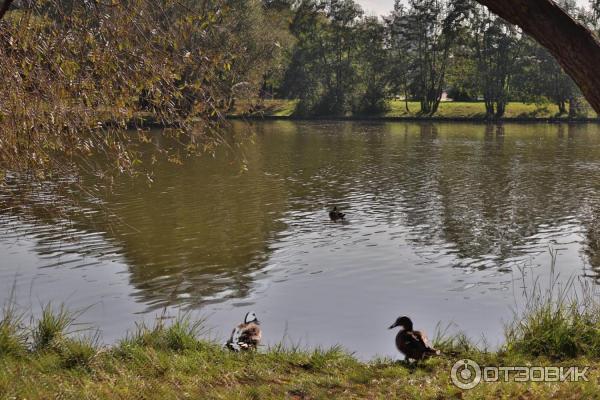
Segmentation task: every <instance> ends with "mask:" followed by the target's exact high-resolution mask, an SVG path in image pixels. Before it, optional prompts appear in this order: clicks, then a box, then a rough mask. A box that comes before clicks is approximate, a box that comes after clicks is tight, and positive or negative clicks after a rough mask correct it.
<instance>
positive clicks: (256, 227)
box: [0, 122, 600, 358]
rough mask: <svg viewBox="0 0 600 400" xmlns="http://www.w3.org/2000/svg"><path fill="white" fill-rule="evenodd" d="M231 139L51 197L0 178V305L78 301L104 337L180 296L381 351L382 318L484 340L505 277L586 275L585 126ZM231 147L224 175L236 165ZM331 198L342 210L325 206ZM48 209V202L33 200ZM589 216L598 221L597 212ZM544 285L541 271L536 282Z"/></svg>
mask: <svg viewBox="0 0 600 400" xmlns="http://www.w3.org/2000/svg"><path fill="white" fill-rule="evenodd" d="M233 129H234V130H236V131H238V132H242V131H247V130H252V131H253V132H254V134H253V135H252V138H251V140H245V141H244V142H243V144H242V145H241V146H240V147H239V148H235V150H230V151H227V152H225V151H223V152H222V154H219V155H218V156H217V157H215V158H211V157H204V158H200V159H197V160H194V161H191V162H188V163H186V164H185V165H183V166H178V165H173V164H169V163H166V162H160V163H158V164H157V165H155V168H154V173H155V182H154V184H152V185H148V184H147V183H146V182H145V181H143V180H141V179H140V180H131V179H129V178H119V179H118V180H117V181H116V182H114V185H113V187H112V190H108V189H107V190H104V189H103V188H102V185H101V184H100V183H99V182H94V181H93V180H90V179H89V178H88V179H87V180H86V182H85V183H84V187H86V185H87V186H88V187H89V188H90V190H92V189H93V192H94V193H95V194H96V196H97V198H96V199H95V200H94V201H90V200H89V199H88V198H86V196H85V193H76V194H75V197H80V198H81V199H82V200H81V202H79V203H73V202H71V203H68V205H65V204H67V203H65V202H64V201H63V197H62V196H65V197H69V196H70V198H72V197H73V194H72V193H60V190H57V189H56V188H55V187H54V186H53V185H52V184H50V183H49V184H45V185H40V186H37V187H34V188H31V187H28V188H27V189H26V190H25V189H23V187H22V185H20V183H19V182H18V181H15V180H11V179H8V180H7V181H6V183H5V185H4V186H2V189H1V192H0V205H1V207H2V210H1V211H0V300H4V299H6V298H7V297H8V294H9V292H10V289H11V286H12V285H13V284H14V285H15V286H16V293H17V300H18V302H19V304H20V305H21V306H22V307H23V308H28V307H32V308H33V309H34V310H36V309H37V310H39V307H40V304H43V303H45V302H47V301H49V300H52V301H54V302H65V303H66V304H67V305H69V306H70V307H72V308H81V307H88V306H89V307H90V308H89V309H88V310H87V311H86V312H85V314H84V315H83V317H82V318H81V319H82V321H84V322H91V323H93V324H94V325H95V326H97V327H100V328H101V330H102V335H103V340H104V342H107V343H110V342H112V341H114V340H115V339H117V338H120V337H123V336H124V334H125V332H126V331H127V330H128V329H131V328H133V326H134V322H135V321H140V320H142V319H152V318H153V317H154V316H155V315H157V314H160V313H161V312H162V310H163V309H164V308H165V307H166V308H167V309H168V313H169V314H170V315H176V314H177V312H178V310H191V311H193V313H194V315H196V316H204V317H207V322H206V324H207V326H208V327H209V328H212V331H211V333H210V335H211V337H213V338H218V339H223V338H224V337H225V336H226V335H227V334H228V333H229V332H230V329H231V327H232V326H233V325H234V324H236V323H238V322H239V321H240V320H241V319H242V317H243V315H244V313H245V312H247V311H249V310H253V311H256V313H257V314H258V316H259V318H260V319H261V320H262V323H263V327H264V329H265V334H264V335H265V340H266V342H267V344H274V343H277V342H280V341H282V340H285V341H286V342H287V343H293V344H300V345H302V346H331V345H334V344H341V345H343V346H344V347H346V348H348V349H350V350H352V351H356V353H357V354H358V355H359V356H360V357H363V358H370V357H373V356H375V355H394V354H395V350H394V347H393V332H391V331H388V330H387V329H386V327H387V326H389V325H390V324H391V322H393V320H394V319H395V318H396V317H397V316H399V315H401V314H402V315H404V314H406V315H409V316H411V317H413V320H414V321H415V325H416V326H417V327H418V328H421V329H424V330H426V331H428V332H430V336H431V334H432V333H433V331H434V330H435V326H436V324H437V323H438V322H441V323H442V324H444V325H445V324H447V323H450V322H453V323H455V324H456V327H457V328H456V329H461V330H465V331H466V332H467V333H468V334H470V335H471V336H473V337H476V338H477V337H480V336H482V335H483V336H485V337H486V338H487V340H488V341H489V342H490V343H491V344H492V345H493V344H494V343H497V342H498V341H499V340H501V337H502V322H503V321H508V320H510V319H511V315H512V311H511V308H514V307H518V306H519V304H520V303H521V302H522V295H521V292H522V287H523V282H522V277H523V274H525V275H526V276H527V279H530V278H534V277H536V276H540V277H542V278H544V277H547V276H548V274H549V269H550V259H551V257H550V250H552V251H555V252H557V265H556V268H557V270H558V271H559V272H560V274H561V275H562V276H565V277H568V276H572V275H578V276H585V277H586V278H585V279H587V280H589V281H590V282H595V281H596V280H598V278H599V277H600V275H599V273H600V256H598V255H597V253H596V249H597V248H598V247H600V246H599V245H600V237H599V234H598V229H597V228H594V226H595V224H594V220H595V218H596V217H598V216H600V180H599V179H598V177H599V173H600V127H599V126H597V125H573V126H568V125H545V124H539V125H517V124H514V125H513V124H511V125H505V126H504V127H496V126H490V127H486V126H484V125H471V124H435V125H430V124H424V125H419V124H404V123H381V124H365V123H321V122H319V123H292V122H277V123H259V124H256V125H253V126H251V127H250V126H248V125H245V124H242V123H236V124H235V125H234V127H233ZM242 158H245V159H246V160H247V170H246V171H243V170H242V168H241V165H240V160H241V159H242ZM332 205H337V206H338V207H340V208H341V209H342V210H344V211H345V212H347V214H348V222H347V223H345V224H339V223H332V222H330V221H329V219H328V216H327V210H328V208H329V207H330V206H332ZM53 206H56V208H57V210H58V211H57V212H49V211H48V208H52V207H53ZM596 226H597V225H596ZM542 282H543V280H542Z"/></svg>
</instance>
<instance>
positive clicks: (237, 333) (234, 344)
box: [225, 324, 244, 351]
mask: <svg viewBox="0 0 600 400" xmlns="http://www.w3.org/2000/svg"><path fill="white" fill-rule="evenodd" d="M243 325H244V324H241V325H238V326H236V327H235V328H234V329H233V331H231V336H230V337H229V340H228V341H227V343H225V347H227V348H228V349H229V350H233V351H240V350H241V347H240V337H241V335H242V328H243Z"/></svg>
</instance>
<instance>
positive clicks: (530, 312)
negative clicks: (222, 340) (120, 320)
mask: <svg viewBox="0 0 600 400" xmlns="http://www.w3.org/2000/svg"><path fill="white" fill-rule="evenodd" d="M553 265H554V264H553ZM550 275H551V277H554V267H552V269H551V272H550ZM557 282H558V279H552V283H551V285H550V288H549V289H548V290H541V284H539V282H537V281H536V282H534V285H533V286H531V288H532V289H531V290H530V291H529V293H528V295H527V299H528V301H527V303H526V305H525V307H524V309H523V310H522V312H520V313H517V314H515V320H514V321H513V323H512V324H510V325H509V326H507V330H506V344H505V345H504V346H502V347H501V348H499V349H497V350H495V351H489V350H488V349H485V348H481V347H479V346H476V345H474V344H473V343H472V342H471V341H470V340H469V339H468V338H467V337H466V336H464V335H461V334H456V335H448V334H447V333H446V331H447V330H441V329H438V334H437V335H436V337H435V345H436V346H437V347H438V348H440V349H441V350H442V356H440V357H435V358H431V359H429V360H426V361H424V362H422V363H420V364H418V365H407V364H405V363H400V362H396V361H394V360H390V359H376V360H373V361H371V362H361V361H359V360H357V359H356V358H355V357H353V356H352V355H351V353H349V352H348V351H346V350H344V349H342V348H341V347H333V348H330V349H312V350H310V349H300V348H297V347H292V348H289V347H285V346H283V345H279V346H275V347H272V348H266V349H261V350H260V351H259V352H248V353H233V352H230V351H227V350H225V349H223V347H222V345H221V344H217V343H215V342H211V341H207V340H203V339H202V338H201V335H202V333H203V330H202V321H198V322H195V321H192V320H191V319H190V318H189V316H187V315H180V316H179V317H177V318H175V319H173V320H168V319H166V318H164V315H163V316H162V317H161V318H158V319H157V322H156V323H155V324H153V325H150V326H148V325H146V324H139V325H138V326H137V329H136V330H135V331H134V332H133V333H131V334H130V335H128V336H127V337H126V338H125V339H124V340H122V341H121V342H120V343H119V344H117V345H116V346H114V347H111V348H107V347H100V346H99V342H98V336H97V335H96V334H92V335H90V334H89V331H83V335H82V331H81V330H76V329H74V326H75V320H76V317H77V316H78V315H79V313H70V312H68V311H67V310H66V309H65V308H64V307H52V306H50V305H47V306H45V307H44V308H43V310H42V313H41V316H40V317H39V318H38V319H37V320H33V319H32V323H31V328H29V329H27V328H26V327H24V326H23V323H22V321H23V319H22V317H16V316H17V315H19V314H18V313H17V311H16V307H14V306H10V307H5V309H4V316H3V319H2V321H7V322H3V323H4V324H5V325H4V326H10V329H6V330H4V331H2V330H0V333H1V334H2V335H3V336H0V343H12V344H11V345H9V346H5V347H2V348H1V349H2V351H0V398H1V399H4V398H6V399H13V398H15V399H17V398H18V399H21V398H23V399H24V398H27V399H48V398H61V399H180V398H192V399H195V398H201V399H286V398H287V399H332V398H344V399H380V398H381V399H384V398H399V399H445V398H465V399H496V398H506V399H512V398H522V399H546V398H560V399H563V398H568V399H588V398H600V388H599V387H598V385H597V382H598V381H599V380H600V308H599V307H598V303H597V302H596V297H595V296H594V294H593V293H592V291H591V290H589V289H590V288H589V287H588V286H586V285H585V284H584V283H582V285H581V287H576V286H577V285H576V281H574V280H570V281H568V282H567V284H566V285H562V286H560V285H558V283H557ZM573 293H574V294H573ZM23 332H28V333H29V334H28V335H26V336H24V334H23ZM13 344H14V345H13ZM15 349H17V350H15ZM464 358H470V359H472V360H475V361H476V362H478V363H479V364H480V365H482V366H485V365H495V366H521V365H535V366H538V365H539V366H550V365H551V366H564V367H570V366H579V367H584V366H590V367H591V369H590V371H589V373H588V378H589V381H588V382H576V383H569V382H564V383H543V382H527V383H517V382H507V383H506V382H502V383H482V384H480V385H479V386H477V387H476V388H475V389H473V390H470V391H462V390H460V389H458V388H457V387H455V386H454V385H453V384H452V383H451V379H450V371H451V368H452V366H453V364H454V363H455V362H456V361H458V360H461V359H464Z"/></svg>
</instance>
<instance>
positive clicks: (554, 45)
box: [477, 0, 600, 114]
mask: <svg viewBox="0 0 600 400" xmlns="http://www.w3.org/2000/svg"><path fill="white" fill-rule="evenodd" d="M477 2H479V3H481V4H483V5H484V6H487V7H488V8H489V9H490V11H492V12H493V13H495V14H497V15H499V16H500V17H502V18H504V19H505V20H507V21H509V22H511V23H513V24H515V25H518V26H519V27H520V28H521V29H523V31H524V32H525V33H527V34H529V35H530V36H531V37H533V38H534V39H535V40H537V41H538V42H539V43H540V44H541V45H542V46H544V47H545V48H547V49H548V51H550V53H551V54H552V55H553V56H554V57H555V58H556V60H557V61H558V63H559V64H560V65H561V66H562V67H563V69H564V70H565V72H566V73H567V74H569V76H570V77H571V78H572V79H573V81H575V83H577V86H579V88H580V89H581V92H582V93H583V95H584V96H585V98H586V99H587V101H588V102H589V103H590V105H591V106H592V107H593V108H594V110H596V112H597V113H599V114H600V70H599V69H598V66H599V65H600V41H598V38H597V37H596V36H595V35H594V34H593V33H592V32H591V31H589V30H588V29H587V28H586V27H585V26H583V25H582V24H581V23H579V22H577V21H575V20H574V19H573V18H571V17H570V16H569V15H568V14H567V13H566V12H565V11H563V10H562V9H561V8H560V7H559V6H558V5H556V4H555V3H554V2H553V1H552V0H477Z"/></svg>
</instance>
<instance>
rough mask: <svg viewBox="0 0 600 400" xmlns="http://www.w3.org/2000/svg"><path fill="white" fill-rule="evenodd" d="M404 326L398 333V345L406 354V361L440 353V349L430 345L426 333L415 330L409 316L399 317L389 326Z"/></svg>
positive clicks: (392, 327) (391, 327)
mask: <svg viewBox="0 0 600 400" xmlns="http://www.w3.org/2000/svg"><path fill="white" fill-rule="evenodd" d="M398 326H399V327H402V329H401V330H400V332H398V334H397V335H396V347H397V348H398V350H400V352H401V353H402V354H404V356H405V357H406V358H405V359H406V361H409V360H415V361H419V360H422V359H424V358H426V357H429V356H434V355H438V354H440V352H439V350H436V349H434V348H433V347H431V346H430V345H429V341H428V340H427V336H425V334H424V333H422V332H419V331H414V330H413V323H412V321H411V320H410V318H408V317H399V318H398V319H397V320H396V322H394V323H393V324H392V326H390V327H389V329H394V328H396V327H398Z"/></svg>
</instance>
